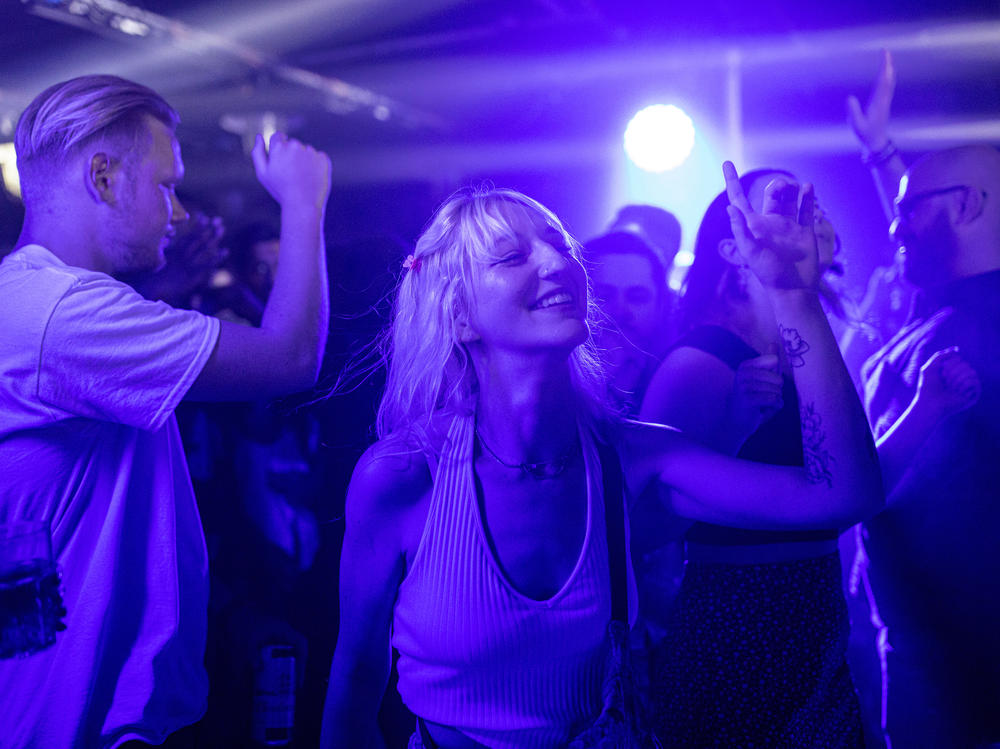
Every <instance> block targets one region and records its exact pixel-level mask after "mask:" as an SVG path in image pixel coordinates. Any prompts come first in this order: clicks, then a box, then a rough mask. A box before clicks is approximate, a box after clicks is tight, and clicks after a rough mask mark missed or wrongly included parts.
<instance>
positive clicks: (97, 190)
mask: <svg viewBox="0 0 1000 749" xmlns="http://www.w3.org/2000/svg"><path fill="white" fill-rule="evenodd" d="M117 171H118V170H117V169H116V163H115V160H114V159H112V158H111V156H110V155H109V154H107V153H104V152H103V151H101V152H98V153H95V154H93V155H92V156H91V157H90V161H89V162H88V164H87V174H86V175H85V182H86V187H87V192H88V194H89V195H90V196H91V198H93V199H94V200H95V201H97V202H100V203H113V202H114V199H115V195H114V182H115V179H117V177H118V174H117Z"/></svg>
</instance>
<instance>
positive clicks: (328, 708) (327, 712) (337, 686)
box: [320, 656, 385, 749]
mask: <svg viewBox="0 0 1000 749" xmlns="http://www.w3.org/2000/svg"><path fill="white" fill-rule="evenodd" d="M370 677H371V674H370V673H365V674H363V673H359V674H357V676H356V677H355V678H351V677H350V676H349V675H348V674H345V673H341V672H340V671H339V669H338V668H337V661H336V656H335V657H334V667H333V669H332V670H331V673H330V684H329V686H328V687H327V693H326V703H325V705H324V710H323V725H322V732H321V735H320V747H321V748H322V749H385V740H384V739H383V738H382V733H381V731H379V730H378V725H377V722H378V721H377V712H378V706H379V704H380V703H381V699H382V693H383V692H384V691H385V684H384V683H383V684H382V687H381V689H379V687H378V684H377V683H374V682H373V681H372V680H371V678H370ZM365 695H368V696H367V697H366V696H365ZM372 705H374V709H372V707H371V706H372Z"/></svg>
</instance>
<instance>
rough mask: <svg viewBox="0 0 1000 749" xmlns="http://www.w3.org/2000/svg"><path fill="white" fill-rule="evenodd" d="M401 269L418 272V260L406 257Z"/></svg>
mask: <svg viewBox="0 0 1000 749" xmlns="http://www.w3.org/2000/svg"><path fill="white" fill-rule="evenodd" d="M403 267H404V268H406V270H411V271H413V272H414V273H416V272H417V271H418V270H420V258H418V257H414V256H413V255H407V256H406V260H404V261H403Z"/></svg>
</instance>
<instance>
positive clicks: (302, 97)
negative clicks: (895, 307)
mask: <svg viewBox="0 0 1000 749" xmlns="http://www.w3.org/2000/svg"><path fill="white" fill-rule="evenodd" d="M74 2H75V3H77V4H78V7H83V6H88V7H90V9H91V11H88V12H97V11H96V10H95V9H98V10H101V11H102V12H103V14H104V17H105V18H107V16H108V15H109V14H111V15H113V13H112V12H111V11H113V10H114V8H115V7H116V6H118V7H119V8H120V7H121V5H122V4H121V3H119V1H118V0H0V50H3V55H4V66H3V73H2V77H0V141H2V140H10V139H11V132H12V127H13V124H14V122H15V121H16V117H17V114H18V112H19V111H20V109H21V108H22V107H23V106H24V104H25V103H27V101H29V100H30V98H31V97H32V96H34V95H35V94H36V93H38V92H39V91H40V90H41V89H42V88H44V87H45V86H47V85H49V84H51V83H53V82H55V81H58V80H61V79H65V78H68V77H71V76H74V75H79V74H82V73H90V72H110V73H116V74H119V75H123V76H125V77H130V78H134V79H136V80H139V81H141V82H143V83H146V84H148V85H150V86H152V87H154V88H156V89H157V90H158V91H160V92H161V93H163V94H164V95H165V96H166V97H167V99H168V100H169V101H170V102H171V103H172V104H173V105H174V106H175V107H176V108H177V109H178V110H179V111H180V112H181V115H182V119H183V124H182V129H181V131H180V132H179V137H180V139H181V142H182V145H183V147H184V153H185V160H186V162H187V165H188V178H187V180H186V181H187V182H189V183H190V187H191V188H192V189H196V188H198V187H199V186H201V187H204V188H206V189H208V188H210V187H211V186H212V185H214V184H219V183H225V182H227V181H229V182H235V181H238V180H246V179H248V178H250V172H249V167H248V164H247V161H246V159H245V156H244V154H243V147H242V144H241V136H240V135H239V133H240V132H241V131H243V130H256V129H258V128H260V127H261V126H262V125H264V126H266V125H267V124H269V123H270V124H276V125H278V126H281V127H284V128H286V129H288V130H289V131H290V132H291V133H292V134H293V135H296V136H298V137H301V138H303V139H305V140H308V141H309V142H312V143H314V144H316V145H318V146H320V147H322V148H324V149H325V150H327V151H328V152H330V153H331V155H332V157H333V160H334V164H335V179H336V180H337V181H339V182H340V183H342V184H354V185H386V184H391V183H405V182H413V181H419V180H435V181H437V182H439V183H442V184H445V183H455V182H460V181H462V180H467V179H470V178H479V177H486V176H490V175H492V174H494V173H496V172H500V173H511V172H514V171H517V170H519V169H521V170H534V171H545V170H550V171H553V172H555V171H558V170H566V169H571V168H579V167H580V166H581V165H586V164H591V165H595V166H596V165H598V164H600V163H604V162H608V161H609V160H614V159H620V151H621V146H620V139H621V132H622V129H623V127H624V124H625V122H627V120H628V117H629V116H630V115H631V113H633V112H634V111H635V110H636V109H638V108H639V107H641V106H643V105H645V104H648V103H652V102H656V101H665V100H669V101H675V102H677V103H679V104H681V105H682V106H684V107H685V109H687V110H688V111H689V113H691V114H692V117H693V118H694V119H695V120H696V123H698V126H699V128H700V130H702V131H703V132H704V133H705V134H706V135H705V137H706V138H707V139H708V140H709V141H711V142H712V143H713V146H714V151H716V152H719V153H725V154H726V155H727V156H732V157H735V158H736V160H737V163H740V161H745V162H756V163H761V162H763V161H766V160H767V159H769V158H771V155H772V154H775V153H780V154H782V155H783V156H784V155H788V154H795V153H800V154H816V155H822V154H847V153H850V154H854V153H855V151H856V147H855V145H854V143H853V141H852V139H851V136H850V133H849V131H848V129H847V127H846V126H845V124H844V122H845V120H844V117H845V115H844V99H845V97H846V96H847V95H848V94H852V93H853V94H857V95H860V96H864V95H865V93H866V92H867V90H868V88H869V86H870V85H871V81H872V79H873V76H874V73H875V70H876V68H877V65H878V56H879V55H878V50H879V49H880V48H881V47H888V48H889V49H891V50H892V51H893V53H894V57H895V60H896V66H897V70H898V75H899V85H898V89H897V95H896V99H895V102H894V129H893V133H894V136H895V137H896V140H897V141H898V142H899V143H900V145H901V146H902V147H904V148H907V147H910V148H914V149H917V148H926V147H932V146H935V145H938V144H944V143H948V142H952V141H967V140H982V141H989V142H998V143H1000V1H993V2H984V1H982V0H980V1H979V2H969V1H967V0H950V1H948V2H888V3H873V2H870V1H867V0H866V1H862V0H845V1H843V2H836V3H818V2H811V3H803V2H801V0H797V1H795V2H793V1H792V0H755V1H754V2H746V0H740V2H736V1H735V0H699V1H698V2H690V3H683V4H682V3H676V2H670V1H668V0H660V1H659V2H630V1H629V0H420V1H419V2H417V1H415V0H410V1H409V2H407V1H405V0H284V1H281V2H279V1H276V0H129V3H128V5H130V6H131V7H132V8H138V9H139V10H140V11H145V12H149V13H153V14H156V15H155V16H147V17H146V20H147V21H148V22H149V24H148V25H149V27H150V28H151V29H152V31H150V33H148V34H147V35H146V36H142V37H140V36H130V35H127V34H124V33H121V32H120V31H115V30H112V29H109V28H107V27H105V28H103V30H102V28H101V27H100V26H98V25H96V24H93V23H91V22H89V21H82V22H80V23H79V24H78V25H69V24H67V23H65V22H63V21H60V20H55V19H54V18H52V17H51V16H52V15H53V14H58V9H59V8H65V7H66V6H67V5H69V4H72V3H74ZM80 3H82V4H83V5H82V6H81V5H79V4H80ZM119 25H120V24H119ZM207 163H210V164H211V168H204V167H203V166H202V164H207ZM748 165H754V164H753V163H748Z"/></svg>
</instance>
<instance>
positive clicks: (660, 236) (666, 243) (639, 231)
mask: <svg viewBox="0 0 1000 749" xmlns="http://www.w3.org/2000/svg"><path fill="white" fill-rule="evenodd" d="M608 231H609V232H617V231H624V232H630V233H632V234H636V235H638V236H639V238H640V239H642V240H643V241H644V242H645V243H646V244H648V245H649V246H650V247H651V248H652V249H653V252H655V253H656V255H657V257H659V259H660V264H661V265H662V266H663V270H664V272H666V273H667V274H668V275H669V273H670V268H671V266H672V265H673V263H674V256H675V255H676V254H677V251H678V250H679V249H680V248H681V222H680V221H678V220H677V217H676V216H675V215H674V214H672V213H671V212H670V211H668V210H666V209H664V208H660V207H658V206H655V205H645V204H642V203H630V204H629V205H625V206H622V207H621V208H619V209H618V213H616V214H615V217H614V218H613V219H612V220H611V224H610V225H609V226H608Z"/></svg>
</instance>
